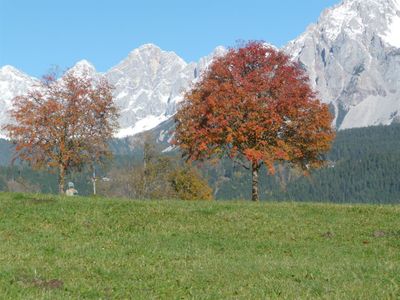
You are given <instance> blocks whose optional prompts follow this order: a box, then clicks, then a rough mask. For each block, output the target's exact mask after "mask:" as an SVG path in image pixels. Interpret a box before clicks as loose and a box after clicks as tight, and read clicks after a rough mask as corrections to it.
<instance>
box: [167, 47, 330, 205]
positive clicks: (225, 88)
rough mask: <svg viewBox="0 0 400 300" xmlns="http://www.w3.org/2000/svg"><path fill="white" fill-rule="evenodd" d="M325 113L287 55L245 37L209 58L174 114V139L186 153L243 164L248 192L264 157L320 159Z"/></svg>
mask: <svg viewBox="0 0 400 300" xmlns="http://www.w3.org/2000/svg"><path fill="white" fill-rule="evenodd" d="M331 122H332V116H331V114H330V112H329V110H328V106H327V105H326V104H322V103H321V102H320V101H319V100H318V99H317V98H316V95H315V93H314V92H313V90H312V89H311V87H310V84H309V78H308V76H307V75H306V73H305V71H304V70H303V69H302V68H301V67H300V66H299V64H297V63H295V62H293V61H292V60H291V59H290V57H289V56H288V55H286V54H285V53H283V52H282V51H278V50H276V49H275V48H272V47H269V46H266V45H265V44H263V43H262V42H248V43H247V44H245V45H244V46H243V47H239V48H232V49H230V50H229V51H228V52H227V53H226V54H225V55H224V56H221V57H218V58H215V60H214V62H213V63H212V64H211V65H210V66H209V68H208V69H207V71H206V72H205V73H204V74H203V76H202V77H201V78H200V80H199V81H198V82H197V83H196V84H195V85H194V86H193V88H192V89H191V90H190V91H189V92H187V93H186V95H185V101H184V102H183V104H182V105H181V107H180V109H179V110H178V112H177V114H176V116H175V123H176V132H175V143H176V144H178V145H179V146H180V149H181V150H182V151H183V155H184V156H186V157H187V159H189V160H203V159H207V158H214V157H223V156H228V157H230V158H231V159H234V160H235V161H238V162H240V163H241V164H242V165H243V166H244V167H246V168H248V169H249V170H251V174H252V200H254V201H258V200H259V195H258V177H259V170H260V167H261V166H262V165H263V164H264V165H265V166H266V167H267V169H268V171H269V173H270V174H274V171H275V166H276V164H277V163H284V162H285V163H286V164H287V165H291V166H299V167H301V168H302V169H303V170H304V171H305V172H307V171H308V170H309V169H311V168H317V167H321V166H322V165H323V164H324V157H323V154H324V153H326V152H327V151H328V150H329V149H330V145H331V142H332V140H333V139H334V136H335V134H334V131H333V129H332V127H331Z"/></svg>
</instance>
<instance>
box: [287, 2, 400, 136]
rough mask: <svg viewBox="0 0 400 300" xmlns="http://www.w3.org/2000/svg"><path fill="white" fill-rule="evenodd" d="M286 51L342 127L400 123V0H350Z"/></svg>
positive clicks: (320, 21)
mask: <svg viewBox="0 0 400 300" xmlns="http://www.w3.org/2000/svg"><path fill="white" fill-rule="evenodd" d="M284 49H285V51H286V52H288V53H290V54H291V55H293V56H294V58H295V59H296V60H299V61H300V62H301V64H302V65H303V66H304V67H305V68H306V69H307V71H308V73H309V76H310V80H311V83H312V84H313V85H314V87H315V89H316V90H317V91H318V92H319V95H320V97H321V99H322V100H323V101H324V102H326V103H330V104H331V105H332V108H333V109H334V111H335V117H336V118H335V125H336V126H337V128H339V129H346V128H352V127H365V126H371V125H379V124H390V123H392V122H399V121H400V0H345V1H343V2H341V3H340V4H339V5H337V6H335V7H333V8H331V9H327V10H325V11H324V12H323V13H322V15H321V17H320V19H319V21H318V22H317V23H316V24H313V25H311V26H309V28H308V29H307V31H306V32H305V33H303V34H302V35H301V36H300V37H299V38H297V39H295V40H294V41H292V42H290V43H289V44H288V45H287V46H286V47H285V48H284Z"/></svg>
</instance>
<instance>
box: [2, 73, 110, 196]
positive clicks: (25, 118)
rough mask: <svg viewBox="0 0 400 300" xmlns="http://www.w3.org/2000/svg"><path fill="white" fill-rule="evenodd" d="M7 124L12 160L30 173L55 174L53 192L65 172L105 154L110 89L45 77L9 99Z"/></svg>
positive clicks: (99, 83) (72, 78) (72, 76)
mask: <svg viewBox="0 0 400 300" xmlns="http://www.w3.org/2000/svg"><path fill="white" fill-rule="evenodd" d="M10 114H11V117H12V122H11V123H10V124H8V125H6V126H5V127H4V129H6V131H7V132H8V135H9V138H10V139H11V140H12V141H13V142H14V143H15V144H16V155H15V157H18V158H20V159H22V160H26V161H28V162H29V163H30V164H31V165H32V166H33V167H35V168H48V169H56V170H58V174H59V179H58V185H59V193H61V194H62V193H64V180H65V175H66V174H67V172H68V171H70V170H72V169H74V168H77V169H80V168H81V167H82V166H83V165H84V164H87V163H90V164H93V163H95V162H98V161H100V160H101V159H102V158H104V157H108V156H110V155H111V152H110V151H109V149H108V141H109V139H110V138H111V137H112V134H113V132H114V131H115V129H116V128H117V117H118V114H117V108H116V107H115V105H114V102H113V97H112V87H111V86H110V85H109V84H108V82H107V81H106V80H105V79H98V80H94V79H92V78H90V77H89V76H88V74H85V73H83V74H79V75H78V74H76V73H73V72H67V73H66V74H65V75H64V76H63V77H62V78H61V79H58V80H57V79H56V78H55V76H54V75H46V76H45V77H44V80H43V81H42V82H41V84H40V85H38V86H37V87H36V88H35V89H33V90H32V91H30V92H28V93H27V94H26V95H22V96H18V97H16V98H14V100H13V108H12V109H11V111H10Z"/></svg>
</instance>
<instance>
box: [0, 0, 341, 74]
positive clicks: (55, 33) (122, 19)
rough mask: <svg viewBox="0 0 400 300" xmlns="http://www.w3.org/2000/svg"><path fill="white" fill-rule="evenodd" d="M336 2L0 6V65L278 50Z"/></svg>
mask: <svg viewBox="0 0 400 300" xmlns="http://www.w3.org/2000/svg"><path fill="white" fill-rule="evenodd" d="M338 2H340V1H339V0H306V1H299V0H279V1H273V0H244V1H239V0H219V1H218V0H205V1H189V0H186V1H184V0H169V1H161V0H160V1H154V0H142V1H135V0H131V1H129V0H107V1H106V0H25V1H23V0H0V66H3V65H7V64H10V65H13V66H15V67H17V68H18V69H20V70H22V71H24V72H26V73H28V74H30V75H33V76H41V75H42V74H44V73H46V72H47V71H48V70H49V69H50V68H51V67H52V66H54V65H58V66H60V67H61V69H65V68H67V67H70V66H72V65H74V64H75V63H76V62H77V61H79V60H81V59H87V60H89V61H90V62H92V63H93V64H94V65H95V66H96V68H97V70H98V71H106V70H108V69H109V68H110V67H112V66H114V65H115V64H117V63H118V62H119V61H121V60H122V59H123V58H125V57H126V56H127V55H128V53H129V52H130V51H132V50H133V49H134V48H137V47H138V46H140V45H142V44H145V43H153V44H156V45H158V46H159V47H161V48H162V49H164V50H169V51H174V52H176V53H177V54H178V55H179V56H181V57H182V58H183V59H185V60H186V61H197V60H198V59H199V58H200V57H202V56H205V55H207V54H209V53H210V52H211V51H212V50H213V49H214V48H215V47H216V46H218V45H223V46H232V45H235V42H236V41H237V40H249V39H251V40H265V41H267V42H269V43H272V44H275V45H277V46H282V45H284V44H286V43H287V42H288V41H290V40H292V39H294V38H295V37H297V36H298V35H299V34H301V33H302V32H303V31H304V30H305V29H306V27H307V26H308V25H309V24H310V23H312V22H315V21H316V20H317V19H318V16H319V15H320V13H321V12H322V10H323V9H325V8H327V7H330V6H332V5H334V4H336V3H338Z"/></svg>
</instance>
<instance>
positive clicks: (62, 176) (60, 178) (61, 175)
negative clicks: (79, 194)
mask: <svg viewBox="0 0 400 300" xmlns="http://www.w3.org/2000/svg"><path fill="white" fill-rule="evenodd" d="M64 183H65V167H64V166H63V165H62V164H61V165H60V166H59V174H58V193H59V194H60V195H62V194H64Z"/></svg>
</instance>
